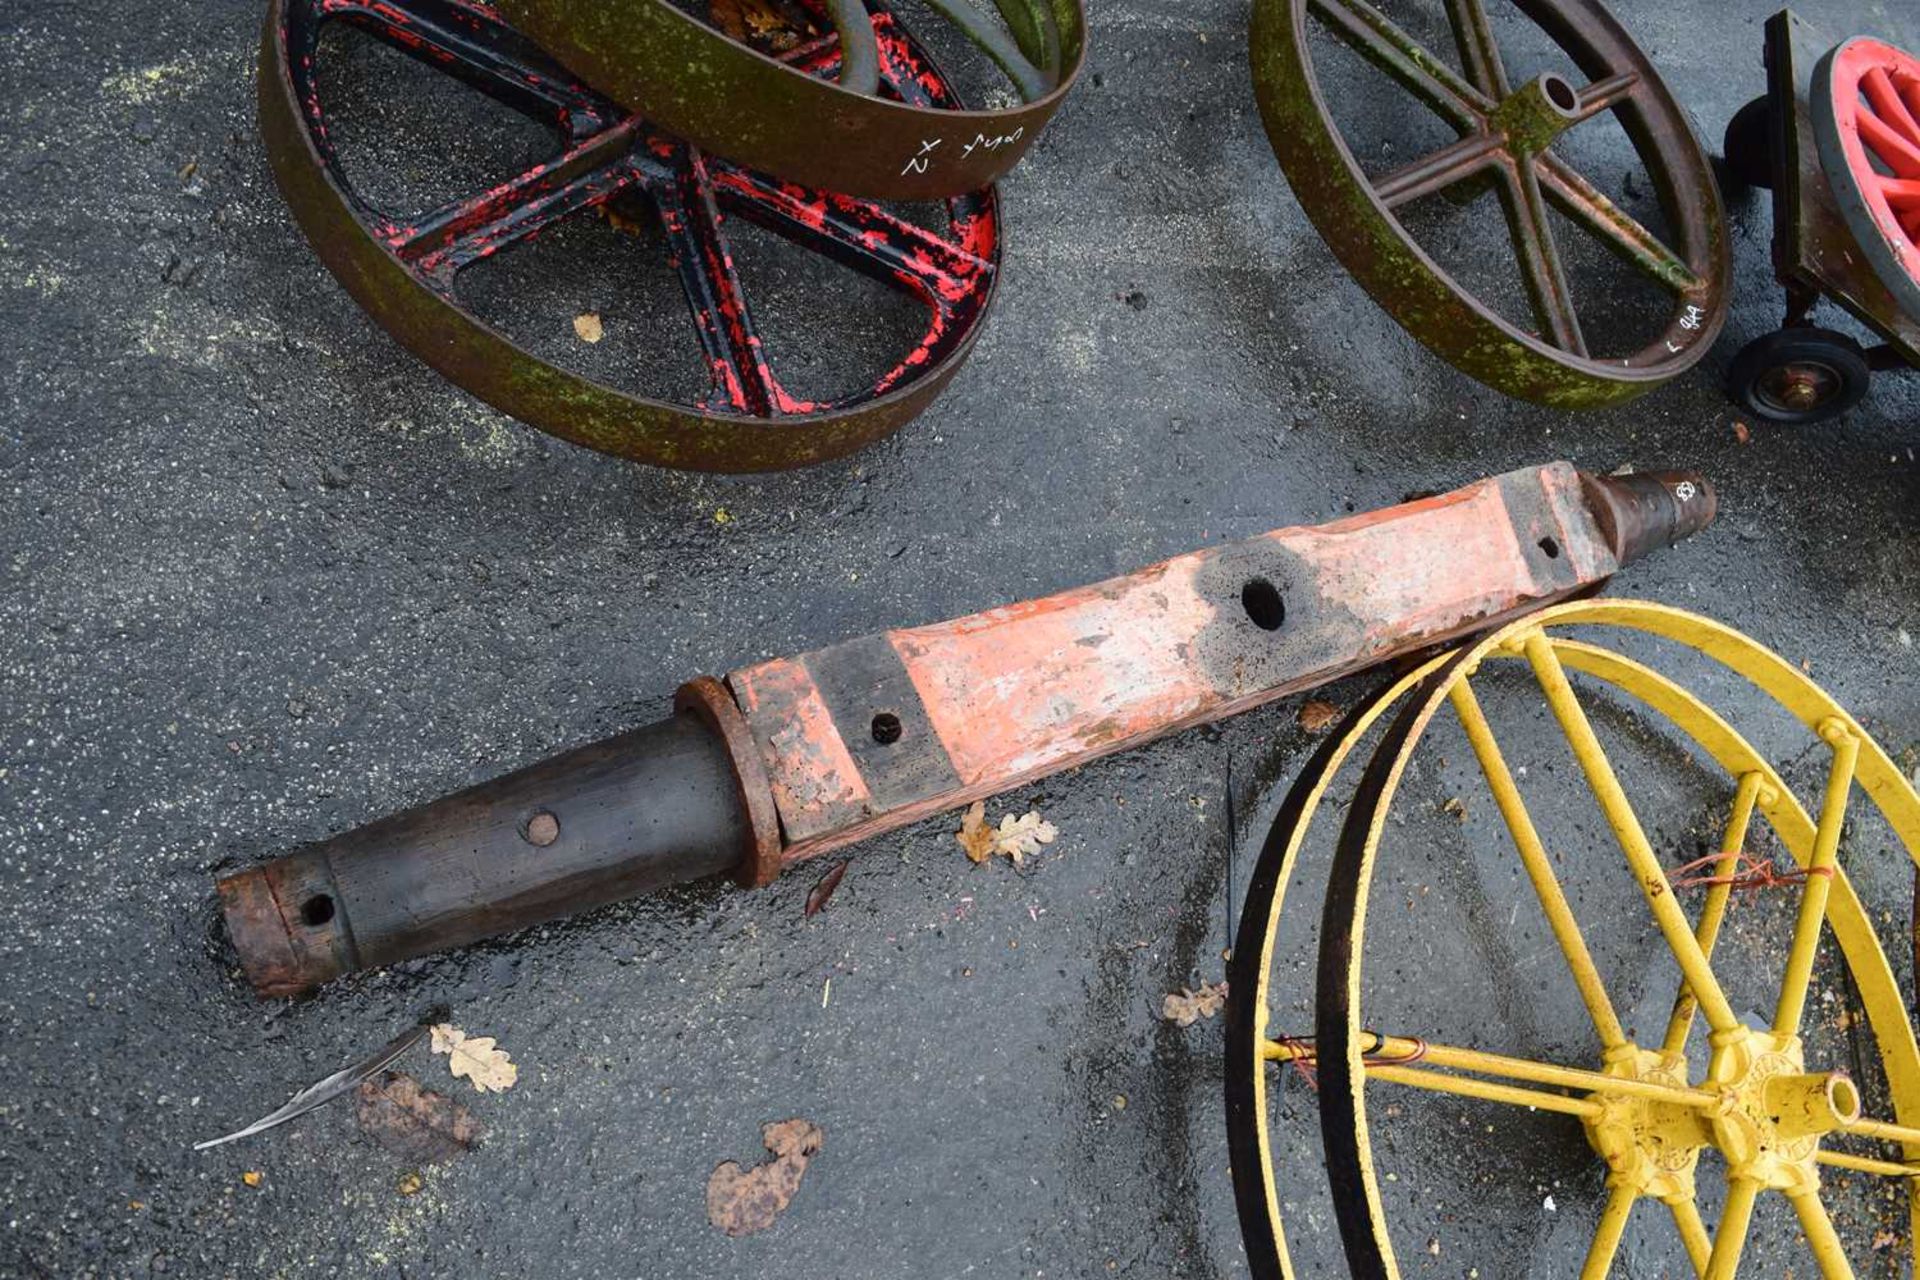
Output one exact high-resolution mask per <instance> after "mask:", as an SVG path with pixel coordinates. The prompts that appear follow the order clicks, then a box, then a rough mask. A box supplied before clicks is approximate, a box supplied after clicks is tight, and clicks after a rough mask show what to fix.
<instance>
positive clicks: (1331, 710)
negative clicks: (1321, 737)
mask: <svg viewBox="0 0 1920 1280" xmlns="http://www.w3.org/2000/svg"><path fill="white" fill-rule="evenodd" d="M1339 718H1340V708H1338V707H1336V706H1334V705H1333V704H1332V703H1331V702H1327V701H1324V700H1323V699H1320V698H1314V699H1312V700H1310V701H1308V702H1303V703H1301V704H1300V715H1299V717H1298V719H1299V721H1300V727H1301V728H1302V729H1305V730H1306V731H1307V732H1308V733H1319V732H1321V731H1322V730H1323V729H1325V728H1326V727H1327V726H1328V725H1330V724H1332V723H1333V722H1334V721H1335V720H1338V719H1339Z"/></svg>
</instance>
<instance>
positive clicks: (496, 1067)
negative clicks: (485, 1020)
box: [433, 1022, 520, 1093]
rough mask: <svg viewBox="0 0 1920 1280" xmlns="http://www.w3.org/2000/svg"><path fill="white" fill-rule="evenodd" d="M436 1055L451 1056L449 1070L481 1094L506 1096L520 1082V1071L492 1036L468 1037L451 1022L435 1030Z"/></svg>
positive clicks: (434, 1048) (440, 1024) (448, 1059)
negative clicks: (466, 1080)
mask: <svg viewBox="0 0 1920 1280" xmlns="http://www.w3.org/2000/svg"><path fill="white" fill-rule="evenodd" d="M433 1051H434V1052H435V1053H444V1054H446V1055H447V1068H448V1069H449V1070H450V1071H452V1072H453V1074H454V1075H455V1076H465V1077H466V1078H467V1079H468V1080H470V1081H472V1083H473V1087H474V1088H476V1089H478V1090H479V1091H480V1092H481V1093H488V1092H492V1093H505V1092H506V1091H507V1090H508V1089H511V1088H513V1082H514V1081H516V1080H518V1079H519V1078H520V1068H519V1067H517V1066H515V1065H514V1063H513V1059H512V1058H510V1057H508V1056H507V1051H506V1050H505V1049H502V1048H499V1047H498V1046H496V1045H495V1044H494V1040H493V1037H492V1036H471V1037H470V1036H468V1035H467V1033H466V1032H464V1031H462V1030H461V1029H460V1028H458V1027H456V1026H454V1025H453V1024H452V1023H450V1022H441V1023H436V1024H435V1025H434V1028H433Z"/></svg>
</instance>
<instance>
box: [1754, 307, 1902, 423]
mask: <svg viewBox="0 0 1920 1280" xmlns="http://www.w3.org/2000/svg"><path fill="white" fill-rule="evenodd" d="M1872 376H1873V371H1872V369H1871V368H1870V367H1869V366H1868V364H1867V353H1866V352H1864V351H1862V350H1861V349H1860V344H1859V343H1857V342H1855V341H1854V340H1853V339H1852V338H1849V337H1848V336H1847V335H1846V334H1844V333H1835V332H1833V330H1831V329H1776V330H1774V331H1773V332H1772V333H1769V334H1764V335H1762V336H1761V337H1758V338H1755V339H1754V340H1753V341H1752V342H1749V343H1748V344H1747V345H1746V346H1744V347H1742V348H1741V349H1740V354H1739V355H1737V356H1735V357H1734V358H1733V365H1732V367H1731V368H1729V369H1728V370H1727V394H1728V395H1729V396H1730V397H1732V399H1733V402H1734V403H1735V404H1737V405H1739V406H1741V407H1742V408H1743V409H1745V410H1747V411H1748V412H1749V413H1751V414H1753V415H1754V416H1755V417H1756V418H1760V419H1763V420H1764V421H1767V422H1773V423H1778V424H1780V425H1781V426H1804V425H1806V424H1808V423H1811V422H1825V421H1826V420H1827V419H1829V418H1836V417H1838V416H1840V415H1841V414H1843V413H1845V412H1846V411H1847V410H1849V409H1851V408H1853V406H1855V405H1857V404H1859V403H1860V401H1861V400H1862V399H1863V398H1864V397H1865V396H1866V394H1867V383H1868V381H1869V380H1870V379H1871V378H1872Z"/></svg>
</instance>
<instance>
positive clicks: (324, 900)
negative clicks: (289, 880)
mask: <svg viewBox="0 0 1920 1280" xmlns="http://www.w3.org/2000/svg"><path fill="white" fill-rule="evenodd" d="M300 918H301V919H302V920H304V921H306V922H307V924H309V925H310V926H312V927H313V928H316V929H318V928H319V927H320V926H321V925H323V924H326V923H328V922H329V921H331V920H332V919H333V899H332V898H331V897H329V896H328V895H327V894H324V893H316V894H314V895H313V896H312V897H311V898H308V899H307V900H306V901H305V902H303V903H301V904H300Z"/></svg>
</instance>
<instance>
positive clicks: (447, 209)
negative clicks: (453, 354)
mask: <svg viewBox="0 0 1920 1280" xmlns="http://www.w3.org/2000/svg"><path fill="white" fill-rule="evenodd" d="M640 129H641V126H640V123H639V121H637V120H628V121H625V122H623V123H621V124H618V125H615V126H614V127H613V128H611V129H607V130H604V131H602V132H601V133H599V134H597V135H595V136H594V137H592V138H589V139H587V140H586V141H585V142H583V143H581V144H580V145H579V146H577V147H574V148H572V149H571V150H569V151H568V152H566V153H565V154H564V155H562V156H560V157H558V158H557V159H554V160H548V161H543V162H542V163H540V164H537V165H535V166H534V167H533V168H531V169H529V170H527V171H526V172H525V173H523V174H520V175H519V176H517V177H515V178H512V179H510V180H508V181H506V182H503V183H501V184H500V185H499V186H497V187H495V188H493V189H492V190H491V191H487V192H483V193H482V194H480V195H478V196H474V197H472V198H470V199H466V200H456V201H453V202H452V203H449V204H445V205H442V206H441V207H440V208H438V209H435V210H433V211H432V212H430V213H426V214H423V215H421V216H420V217H419V218H416V219H413V220H411V221H407V222H395V221H391V220H389V222H388V224H387V226H386V227H385V228H384V229H383V232H382V237H381V238H382V239H384V240H385V241H386V243H387V247H388V248H390V249H392V250H393V252H394V253H395V254H396V255H398V256H399V257H400V258H401V260H403V261H405V262H409V263H411V264H413V265H414V266H415V267H416V268H417V269H418V270H419V271H421V272H422V273H423V274H425V275H426V276H428V277H429V278H431V279H433V280H434V281H435V282H436V283H438V284H440V285H442V286H443V287H448V286H450V285H451V282H452V279H453V276H454V275H455V273H457V272H458V271H459V270H460V269H461V268H462V267H465V266H467V265H468V264H469V263H472V262H476V261H478V260H479V259H481V258H485V257H489V256H491V255H492V254H495V253H498V252H499V251H500V250H501V249H504V248H506V247H507V246H508V245H511V244H515V243H517V242H518V241H521V240H524V239H526V238H527V237H528V236H531V235H535V234H537V233H539V232H541V231H543V230H545V229H547V228H548V227H551V226H552V225H553V224H554V223H556V222H558V221H560V220H561V219H562V218H567V217H570V216H572V215H573V214H576V213H578V212H580V211H581V210H582V209H587V208H591V207H592V206H594V205H596V204H599V203H600V202H602V201H604V200H606V199H608V198H609V197H611V196H613V195H614V194H615V193H617V192H619V191H620V190H622V189H623V188H625V187H627V186H629V185H631V184H632V183H634V182H635V181H637V180H638V179H639V176H640V175H639V173H638V172H637V171H636V170H635V169H634V167H633V166H632V165H630V164H626V163H624V158H625V157H626V155H627V153H628V151H629V150H630V149H631V147H632V146H633V141H634V138H635V137H636V136H638V134H639V133H640Z"/></svg>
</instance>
